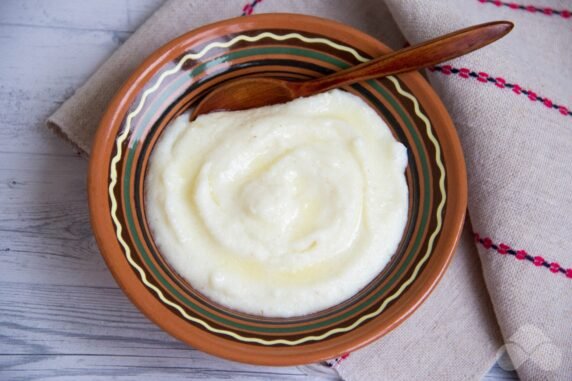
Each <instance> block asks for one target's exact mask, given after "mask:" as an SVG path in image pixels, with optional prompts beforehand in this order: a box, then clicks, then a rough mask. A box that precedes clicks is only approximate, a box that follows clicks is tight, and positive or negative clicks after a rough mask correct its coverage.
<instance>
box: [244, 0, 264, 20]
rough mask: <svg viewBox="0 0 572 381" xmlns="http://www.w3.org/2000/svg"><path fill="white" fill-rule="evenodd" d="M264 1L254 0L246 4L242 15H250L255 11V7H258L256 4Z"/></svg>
mask: <svg viewBox="0 0 572 381" xmlns="http://www.w3.org/2000/svg"><path fill="white" fill-rule="evenodd" d="M262 1H263V0H254V1H252V2H251V3H248V4H246V5H245V6H244V7H243V8H242V16H250V15H251V14H252V12H254V7H256V4H258V3H262Z"/></svg>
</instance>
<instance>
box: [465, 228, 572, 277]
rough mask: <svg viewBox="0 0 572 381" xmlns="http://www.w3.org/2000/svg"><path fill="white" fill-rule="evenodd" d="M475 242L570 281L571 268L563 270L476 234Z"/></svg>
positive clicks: (541, 259) (554, 263) (551, 263)
mask: <svg viewBox="0 0 572 381" xmlns="http://www.w3.org/2000/svg"><path fill="white" fill-rule="evenodd" d="M475 241H476V242H478V243H480V244H481V245H482V246H483V247H484V248H485V249H487V250H488V249H493V250H495V251H496V252H497V253H499V254H502V255H507V254H508V255H512V256H513V257H515V258H516V259H518V260H520V261H522V260H523V259H526V260H527V261H529V262H531V263H533V264H534V265H535V266H538V267H540V266H542V267H546V268H547V269H548V270H550V271H551V272H552V273H554V274H558V273H562V274H564V275H566V277H568V278H570V279H572V268H569V269H565V268H564V267H562V266H560V264H559V263H558V262H548V261H547V260H546V259H544V258H542V257H541V256H540V255H537V256H534V257H533V256H532V255H530V254H528V253H527V252H526V251H525V250H515V249H513V248H512V247H510V246H508V245H507V244H504V243H499V244H496V243H494V242H493V240H492V239H490V238H489V237H481V236H480V235H479V234H478V233H475Z"/></svg>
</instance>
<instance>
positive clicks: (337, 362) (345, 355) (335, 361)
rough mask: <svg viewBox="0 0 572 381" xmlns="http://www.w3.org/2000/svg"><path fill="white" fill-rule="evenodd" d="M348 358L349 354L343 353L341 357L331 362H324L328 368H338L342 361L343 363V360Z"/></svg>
mask: <svg viewBox="0 0 572 381" xmlns="http://www.w3.org/2000/svg"><path fill="white" fill-rule="evenodd" d="M348 357H350V354H349V352H348V353H344V354H343V355H341V356H340V357H337V358H335V359H333V360H328V361H326V364H327V365H328V366H329V367H330V368H334V369H335V368H337V367H338V366H340V364H341V363H342V361H344V360H345V359H347V358H348Z"/></svg>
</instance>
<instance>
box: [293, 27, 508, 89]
mask: <svg viewBox="0 0 572 381" xmlns="http://www.w3.org/2000/svg"><path fill="white" fill-rule="evenodd" d="M513 26H514V24H513V23H511V22H509V21H495V22H489V23H485V24H480V25H475V26H472V27H469V28H465V29H461V30H458V31H456V32H453V33H449V34H446V35H444V36H440V37H437V38H434V39H432V40H429V41H425V42H422V43H420V44H417V45H413V46H410V47H408V48H405V49H400V50H397V51H395V52H392V53H389V54H386V55H384V56H381V57H379V58H376V59H374V60H371V61H369V62H366V63H363V64H360V65H357V66H354V67H351V68H349V69H346V70H342V71H339V72H337V73H335V74H332V75H327V76H325V77H320V78H317V79H314V80H312V81H307V82H305V83H303V84H300V87H299V88H298V92H299V96H305V95H311V94H315V93H318V92H322V91H327V90H330V89H333V88H336V87H339V86H343V85H348V84H351V83H354V82H358V81H364V80H368V79H372V78H378V77H384V76H387V75H392V74H399V73H403V72H406V71H413V70H418V69H421V68H424V67H428V66H432V65H435V64H438V63H440V62H443V61H447V60H450V59H452V58H455V57H459V56H462V55H464V54H467V53H469V52H472V51H473V50H477V49H479V48H481V47H483V46H485V45H488V44H490V43H492V42H494V41H496V40H498V39H499V38H501V37H503V36H504V35H506V34H507V33H508V32H510V31H511V30H512V28H513Z"/></svg>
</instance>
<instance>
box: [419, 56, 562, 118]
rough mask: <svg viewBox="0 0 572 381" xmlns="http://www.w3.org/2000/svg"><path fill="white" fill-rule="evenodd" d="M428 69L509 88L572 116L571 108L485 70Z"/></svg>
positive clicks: (449, 66) (440, 67)
mask: <svg viewBox="0 0 572 381" xmlns="http://www.w3.org/2000/svg"><path fill="white" fill-rule="evenodd" d="M429 70H430V71H432V72H435V71H437V72H440V73H441V74H445V75H451V74H454V75H457V76H459V77H461V78H465V79H466V78H472V79H476V80H477V81H479V82H482V83H490V84H494V85H495V86H496V87H498V88H499V89H511V90H512V92H513V93H515V94H517V95H526V96H527V97H528V99H530V100H531V101H533V102H540V103H541V104H543V105H544V106H545V107H548V108H550V109H553V110H557V111H558V112H559V113H560V114H562V115H566V116H572V110H569V109H568V108H567V107H566V106H562V105H559V104H556V103H554V102H552V100H550V99H549V98H547V97H541V96H539V95H537V94H536V93H535V92H534V91H532V90H530V89H529V90H526V89H523V88H522V87H520V86H519V85H517V84H515V83H507V82H506V80H505V79H504V78H502V77H494V76H491V75H489V74H487V73H485V72H482V71H480V72H476V71H472V70H470V69H467V68H465V67H462V68H460V69H459V68H456V67H452V66H451V65H442V66H439V65H437V66H434V67H432V68H429Z"/></svg>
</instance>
